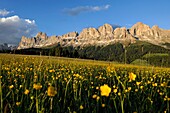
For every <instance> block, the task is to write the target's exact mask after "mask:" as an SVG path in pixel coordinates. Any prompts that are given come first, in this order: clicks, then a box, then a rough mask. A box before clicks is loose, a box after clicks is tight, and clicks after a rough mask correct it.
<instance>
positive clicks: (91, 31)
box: [78, 27, 100, 40]
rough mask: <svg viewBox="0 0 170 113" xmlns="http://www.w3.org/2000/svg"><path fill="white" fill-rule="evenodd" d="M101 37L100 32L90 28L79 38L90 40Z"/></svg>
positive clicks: (84, 30) (83, 31)
mask: <svg viewBox="0 0 170 113" xmlns="http://www.w3.org/2000/svg"><path fill="white" fill-rule="evenodd" d="M99 36H100V33H99V31H98V30H97V29H96V28H92V27H90V28H85V29H83V30H82V32H81V33H80V35H79V36H78V37H79V38H85V39H89V40H90V39H94V38H98V37H99Z"/></svg>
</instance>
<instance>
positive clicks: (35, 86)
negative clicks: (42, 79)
mask: <svg viewBox="0 0 170 113" xmlns="http://www.w3.org/2000/svg"><path fill="white" fill-rule="evenodd" d="M33 88H34V89H36V90H39V89H41V88H42V85H41V84H40V83H38V84H33Z"/></svg>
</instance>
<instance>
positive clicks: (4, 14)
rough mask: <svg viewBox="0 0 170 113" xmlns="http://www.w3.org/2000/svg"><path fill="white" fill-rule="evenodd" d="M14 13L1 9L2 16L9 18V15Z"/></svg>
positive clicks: (0, 14)
mask: <svg viewBox="0 0 170 113" xmlns="http://www.w3.org/2000/svg"><path fill="white" fill-rule="evenodd" d="M12 12H13V11H7V10H6V9H0V16H7V15H8V14H10V13H12Z"/></svg>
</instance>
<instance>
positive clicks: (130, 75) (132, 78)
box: [129, 72, 136, 81]
mask: <svg viewBox="0 0 170 113" xmlns="http://www.w3.org/2000/svg"><path fill="white" fill-rule="evenodd" d="M129 79H130V80H129V81H132V80H135V79H136V75H135V74H134V73H132V72H131V73H129Z"/></svg>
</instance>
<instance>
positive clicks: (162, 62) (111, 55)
mask: <svg viewBox="0 0 170 113" xmlns="http://www.w3.org/2000/svg"><path fill="white" fill-rule="evenodd" d="M8 52H10V53H15V54H25V55H46V56H58V57H70V58H83V59H93V60H104V61H116V62H121V63H127V64H130V63H131V62H133V61H134V60H136V59H145V60H147V61H148V63H150V64H151V65H156V66H166V67H168V66H170V50H169V49H165V48H163V47H160V46H156V45H153V44H150V43H146V42H140V41H139V42H137V43H134V44H131V45H129V46H127V47H125V48H124V47H123V45H122V44H120V43H116V44H112V45H107V46H87V47H83V48H82V47H76V48H74V47H72V46H68V47H61V46H60V45H57V46H53V47H49V48H30V49H21V50H13V51H8ZM148 53H166V54H168V55H169V56H166V57H150V58H147V59H146V58H143V56H144V55H145V54H148Z"/></svg>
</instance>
